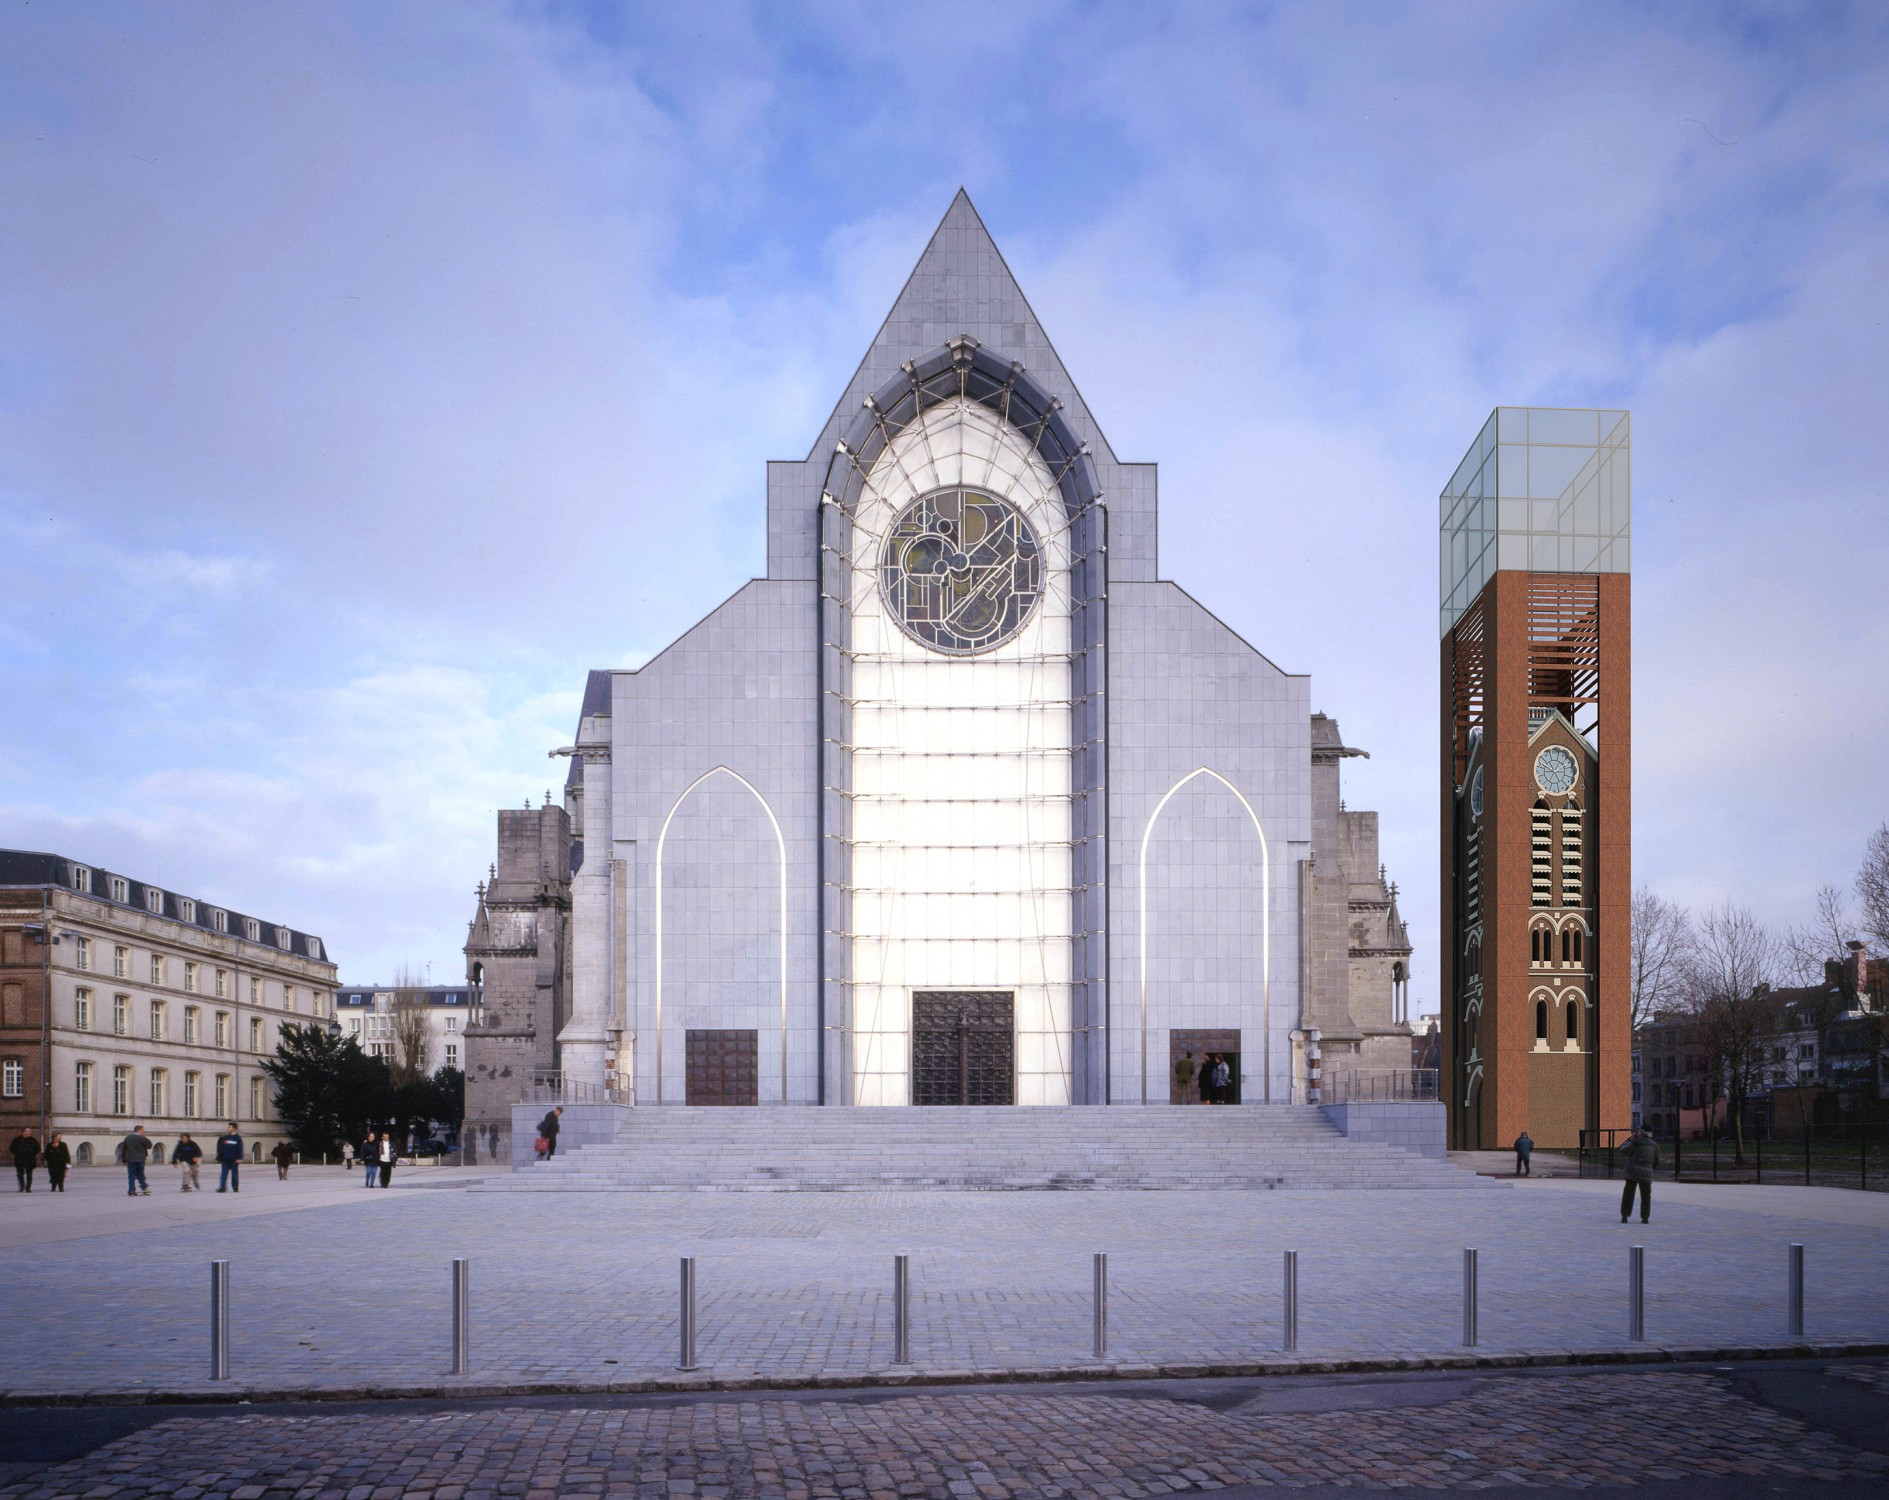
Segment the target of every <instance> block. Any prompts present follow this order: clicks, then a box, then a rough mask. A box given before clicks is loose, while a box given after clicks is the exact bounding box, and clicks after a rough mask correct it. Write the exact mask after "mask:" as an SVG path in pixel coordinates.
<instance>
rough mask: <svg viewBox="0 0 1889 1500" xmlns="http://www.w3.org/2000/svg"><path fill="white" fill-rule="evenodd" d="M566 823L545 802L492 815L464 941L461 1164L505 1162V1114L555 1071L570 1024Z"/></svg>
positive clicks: (573, 850) (573, 848) (575, 848)
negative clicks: (493, 854)
mask: <svg viewBox="0 0 1889 1500" xmlns="http://www.w3.org/2000/svg"><path fill="white" fill-rule="evenodd" d="M582 847H583V846H582V845H581V844H577V845H573V843H572V840H571V819H570V815H569V814H568V813H567V812H566V811H565V810H564V809H563V808H561V807H554V806H552V805H551V804H550V803H549V801H547V802H546V804H545V805H544V806H543V807H540V808H536V809H533V808H529V807H527V808H524V809H522V810H513V809H506V810H502V811H501V812H500V813H499V815H498V859H497V861H496V863H495V864H494V865H493V867H492V878H491V880H490V881H489V882H488V883H486V884H484V885H481V886H480V887H479V898H478V908H477V910H476V912H475V913H474V915H473V918H472V923H471V927H470V930H469V931H468V933H467V935H466V948H465V953H466V978H467V981H468V982H469V983H470V984H471V986H472V994H473V1002H472V1003H473V1023H472V1025H470V1026H469V1027H468V1028H467V1030H466V1123H465V1129H464V1131H463V1132H462V1138H463V1140H464V1141H465V1148H466V1153H467V1156H466V1159H467V1161H468V1162H471V1161H475V1160H490V1161H494V1162H506V1161H510V1159H511V1107H512V1105H513V1104H516V1103H518V1102H520V1101H521V1100H524V1099H525V1098H527V1097H528V1096H529V1094H530V1092H531V1089H532V1087H533V1085H534V1084H535V1083H538V1082H541V1081H546V1082H548V1081H550V1080H551V1079H552V1078H553V1077H554V1076H555V1075H556V1073H557V1071H558V1051H557V1033H558V1029H559V1028H560V1027H561V1026H562V1025H563V1024H564V1023H565V1021H566V1020H568V1019H569V1017H570V1009H571V1005H570V982H571V980H570V976H571V968H570V943H571V875H572V873H573V865H574V864H575V863H577V862H578V861H580V860H581V859H582V857H583V856H582Z"/></svg>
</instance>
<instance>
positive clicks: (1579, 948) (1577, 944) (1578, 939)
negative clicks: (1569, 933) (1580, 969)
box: [1573, 927, 1587, 964]
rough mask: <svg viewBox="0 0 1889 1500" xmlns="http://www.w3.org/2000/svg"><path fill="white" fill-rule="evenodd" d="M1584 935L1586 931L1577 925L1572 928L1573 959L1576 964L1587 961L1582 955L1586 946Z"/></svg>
mask: <svg viewBox="0 0 1889 1500" xmlns="http://www.w3.org/2000/svg"><path fill="white" fill-rule="evenodd" d="M1586 936H1587V935H1586V933H1584V932H1582V930H1581V929H1580V928H1579V927H1576V928H1575V929H1574V930H1573V938H1574V961H1575V962H1576V963H1577V964H1579V963H1585V962H1587V960H1586V959H1585V958H1584V957H1583V956H1582V952H1583V949H1584V948H1585V946H1586V944H1585V942H1584V939H1585V938H1586Z"/></svg>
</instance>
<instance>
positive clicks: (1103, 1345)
mask: <svg viewBox="0 0 1889 1500" xmlns="http://www.w3.org/2000/svg"><path fill="white" fill-rule="evenodd" d="M1095 1357H1096V1358H1097V1359H1107V1358H1108V1255H1107V1253H1106V1252H1104V1251H1101V1250H1098V1251H1096V1252H1095Z"/></svg>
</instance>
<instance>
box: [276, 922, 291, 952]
mask: <svg viewBox="0 0 1889 1500" xmlns="http://www.w3.org/2000/svg"><path fill="white" fill-rule="evenodd" d="M275 945H276V947H278V948H280V949H281V950H282V951H283V952H284V953H287V952H288V951H289V930H288V928H286V927H278V928H276V930H275Z"/></svg>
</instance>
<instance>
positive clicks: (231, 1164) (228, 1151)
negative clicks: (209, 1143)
mask: <svg viewBox="0 0 1889 1500" xmlns="http://www.w3.org/2000/svg"><path fill="white" fill-rule="evenodd" d="M216 1165H217V1178H216V1190H217V1191H218V1192H219V1193H222V1192H234V1193H240V1192H241V1191H242V1190H243V1138H242V1136H241V1134H239V1133H238V1131H237V1129H236V1122H235V1121H234V1120H231V1121H230V1128H229V1129H228V1130H227V1131H225V1132H224V1133H223V1134H222V1135H220V1136H218V1137H217V1138H216Z"/></svg>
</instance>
